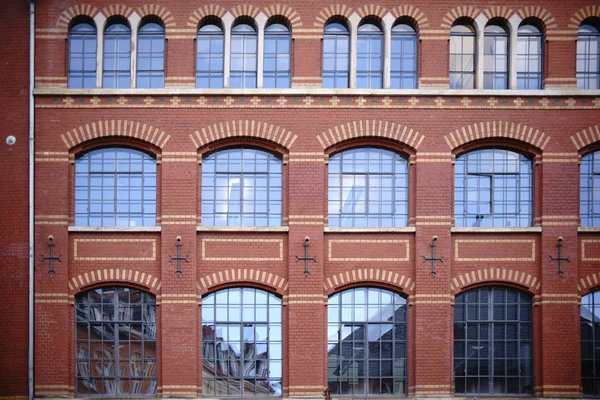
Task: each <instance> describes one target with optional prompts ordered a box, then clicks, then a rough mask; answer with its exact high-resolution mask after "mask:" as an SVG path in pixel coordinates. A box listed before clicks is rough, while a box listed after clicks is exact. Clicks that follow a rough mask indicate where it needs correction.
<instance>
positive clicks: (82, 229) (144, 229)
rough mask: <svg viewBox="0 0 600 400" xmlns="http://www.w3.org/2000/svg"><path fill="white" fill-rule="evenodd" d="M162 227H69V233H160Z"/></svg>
mask: <svg viewBox="0 0 600 400" xmlns="http://www.w3.org/2000/svg"><path fill="white" fill-rule="evenodd" d="M160 230H161V227H160V226H69V227H68V231H69V232H125V233H127V232H160Z"/></svg>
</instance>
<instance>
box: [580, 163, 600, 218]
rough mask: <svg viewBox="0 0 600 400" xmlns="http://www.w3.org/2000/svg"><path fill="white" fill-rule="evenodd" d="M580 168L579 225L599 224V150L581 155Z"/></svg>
mask: <svg viewBox="0 0 600 400" xmlns="http://www.w3.org/2000/svg"><path fill="white" fill-rule="evenodd" d="M580 168H581V170H580V185H579V189H580V192H579V193H580V196H579V210H580V217H581V226H584V227H585V226H587V227H593V226H600V152H594V153H589V154H586V155H585V156H583V157H582V159H581V166H580Z"/></svg>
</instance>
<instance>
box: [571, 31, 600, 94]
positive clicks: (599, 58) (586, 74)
mask: <svg viewBox="0 0 600 400" xmlns="http://www.w3.org/2000/svg"><path fill="white" fill-rule="evenodd" d="M582 25H591V26H593V27H594V28H595V29H596V30H597V31H596V32H593V33H590V32H581V31H579V33H578V35H577V50H579V43H583V45H584V47H585V50H584V52H583V53H580V52H579V51H577V56H576V57H577V60H576V63H577V64H579V60H580V59H581V60H583V62H584V70H583V71H580V70H577V71H576V74H577V88H578V89H600V54H596V70H592V69H591V68H588V67H589V64H590V59H591V55H592V52H591V50H590V44H591V42H592V41H597V42H598V46H599V47H600V28H599V26H600V21H590V22H588V23H586V21H583V22H582ZM592 77H595V78H596V87H591V86H590V84H591V82H590V79H591V78H592Z"/></svg>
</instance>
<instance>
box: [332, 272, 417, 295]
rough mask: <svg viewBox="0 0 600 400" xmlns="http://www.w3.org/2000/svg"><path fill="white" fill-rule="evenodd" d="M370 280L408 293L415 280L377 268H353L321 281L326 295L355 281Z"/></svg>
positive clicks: (412, 289) (411, 289) (411, 290)
mask: <svg viewBox="0 0 600 400" xmlns="http://www.w3.org/2000/svg"><path fill="white" fill-rule="evenodd" d="M372 282H380V283H383V284H386V285H391V286H394V287H397V288H398V289H399V290H400V291H402V292H403V293H406V294H409V295H410V294H412V293H413V291H414V290H415V281H414V280H413V279H411V278H410V277H407V276H405V275H402V274H400V273H398V272H394V271H388V270H385V269H379V268H361V269H353V270H351V271H344V272H340V273H339V274H334V275H331V276H329V277H327V278H326V279H325V282H323V289H325V292H326V293H327V295H332V294H333V293H335V292H336V291H337V290H338V288H340V287H343V286H346V285H351V284H355V283H365V284H368V283H372Z"/></svg>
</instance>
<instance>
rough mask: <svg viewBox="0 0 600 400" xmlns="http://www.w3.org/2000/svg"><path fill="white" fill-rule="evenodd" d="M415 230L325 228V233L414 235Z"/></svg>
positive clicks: (406, 228)
mask: <svg viewBox="0 0 600 400" xmlns="http://www.w3.org/2000/svg"><path fill="white" fill-rule="evenodd" d="M416 231H417V228H415V227H414V226H406V227H402V228H335V227H325V233H414V232H416Z"/></svg>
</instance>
